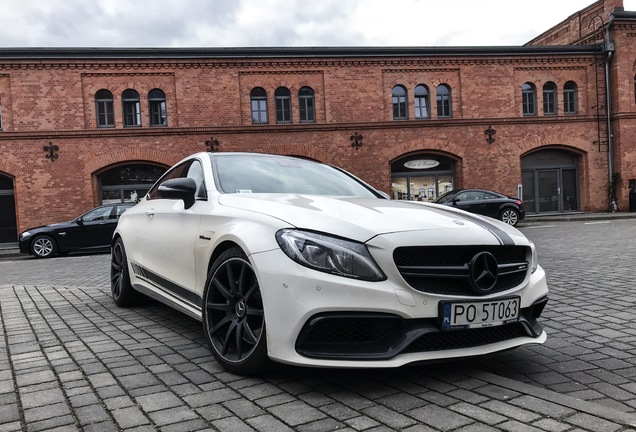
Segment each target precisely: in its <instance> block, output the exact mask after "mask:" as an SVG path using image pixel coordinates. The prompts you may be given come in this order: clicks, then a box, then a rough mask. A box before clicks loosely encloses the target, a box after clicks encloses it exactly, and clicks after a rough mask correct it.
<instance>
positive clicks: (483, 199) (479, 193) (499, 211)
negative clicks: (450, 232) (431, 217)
mask: <svg viewBox="0 0 636 432" xmlns="http://www.w3.org/2000/svg"><path fill="white" fill-rule="evenodd" d="M433 202H434V203H437V204H444V205H449V206H453V207H457V208H459V209H462V210H466V211H469V212H471V213H477V214H480V215H483V216H489V217H492V218H495V219H499V220H501V221H503V222H505V223H507V224H509V225H512V226H516V225H517V223H519V221H520V220H522V219H523V218H524V217H525V216H526V211H525V209H524V208H523V201H521V200H520V199H519V198H513V197H509V196H507V195H504V194H500V193H497V192H493V191H489V190H484V189H455V190H452V191H450V192H446V193H445V194H444V195H442V196H440V197H439V198H437V199H436V200H435V201H433Z"/></svg>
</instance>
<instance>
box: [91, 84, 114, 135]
mask: <svg viewBox="0 0 636 432" xmlns="http://www.w3.org/2000/svg"><path fill="white" fill-rule="evenodd" d="M95 113H96V114H97V127H98V128H113V127H115V110H114V108H113V94H112V93H111V92H109V91H108V90H105V89H102V90H99V91H98V92H97V93H95Z"/></svg>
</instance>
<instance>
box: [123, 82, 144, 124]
mask: <svg viewBox="0 0 636 432" xmlns="http://www.w3.org/2000/svg"><path fill="white" fill-rule="evenodd" d="M121 99H122V104H123V110H124V127H132V126H141V105H140V103H139V93H137V91H136V90H133V89H128V90H124V92H123V93H122V95H121Z"/></svg>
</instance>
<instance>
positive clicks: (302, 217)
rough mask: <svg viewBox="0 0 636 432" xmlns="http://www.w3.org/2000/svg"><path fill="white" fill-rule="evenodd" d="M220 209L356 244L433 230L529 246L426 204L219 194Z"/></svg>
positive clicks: (487, 224) (487, 221)
mask: <svg viewBox="0 0 636 432" xmlns="http://www.w3.org/2000/svg"><path fill="white" fill-rule="evenodd" d="M219 203H220V204H221V205H224V206H228V207H232V208H237V209H242V210H246V211H253V212H257V213H261V214H266V215H269V216H271V217H274V218H277V219H280V220H282V221H284V222H286V223H288V224H290V225H292V226H294V227H296V228H299V229H307V230H314V231H321V232H326V233H331V234H334V235H337V236H342V237H345V238H349V239H353V240H358V241H361V242H366V241H368V240H370V239H372V238H373V237H376V236H378V235H382V234H388V233H402V232H415V231H432V230H434V231H435V232H436V233H437V234H439V232H442V231H445V232H448V234H449V235H450V232H454V233H456V235H455V236H454V237H455V238H460V237H461V239H462V241H463V242H465V243H482V244H497V243H502V242H503V243H509V244H527V243H528V242H527V240H526V239H525V237H524V236H523V234H521V232H519V231H518V230H517V229H515V228H513V227H511V226H509V225H506V224H504V223H502V222H500V221H497V220H495V219H491V218H484V217H480V216H477V215H475V214H472V213H468V212H465V211H462V210H457V209H453V208H449V207H446V206H439V205H435V204H428V203H420V202H410V201H392V200H384V199H375V198H347V197H328V196H319V195H297V194H223V195H221V196H220V197H219ZM434 237H439V235H435V236H434ZM502 238H504V239H505V240H503V241H502Z"/></svg>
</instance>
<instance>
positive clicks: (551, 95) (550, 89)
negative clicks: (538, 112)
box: [543, 81, 557, 115]
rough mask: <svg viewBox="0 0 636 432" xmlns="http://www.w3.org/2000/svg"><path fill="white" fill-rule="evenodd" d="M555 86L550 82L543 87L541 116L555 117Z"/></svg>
mask: <svg viewBox="0 0 636 432" xmlns="http://www.w3.org/2000/svg"><path fill="white" fill-rule="evenodd" d="M556 93H557V86H556V84H555V83H553V82H552V81H548V82H547V83H545V84H544V85H543V114H544V115H555V114H556V107H557V100H556V98H557V94H556Z"/></svg>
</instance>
